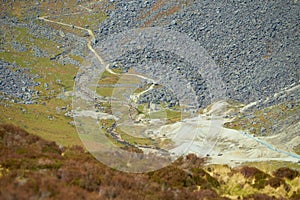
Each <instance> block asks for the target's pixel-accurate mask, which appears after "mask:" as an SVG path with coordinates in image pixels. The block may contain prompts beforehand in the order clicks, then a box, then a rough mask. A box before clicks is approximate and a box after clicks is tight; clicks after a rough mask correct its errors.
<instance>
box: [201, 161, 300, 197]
mask: <svg viewBox="0 0 300 200" xmlns="http://www.w3.org/2000/svg"><path fill="white" fill-rule="evenodd" d="M244 165H245V166H251V167H256V168H258V169H260V170H261V171H263V173H266V174H268V175H267V176H270V177H272V176H273V175H272V173H273V172H274V171H275V170H277V169H278V168H280V167H290V168H294V167H293V166H295V165H293V164H291V163H289V162H279V161H271V162H270V161H266V162H257V163H256V162H255V163H244ZM204 169H205V171H206V172H208V173H209V174H210V175H211V176H212V177H214V178H216V179H217V180H218V182H219V183H221V185H220V187H219V188H218V193H219V194H221V195H222V196H224V197H228V198H230V199H238V197H246V196H248V195H251V194H257V193H263V194H267V195H269V196H273V195H274V196H276V197H280V196H281V197H285V198H289V197H290V196H291V195H292V194H293V192H294V191H297V190H298V192H299V188H300V185H299V180H300V177H296V178H295V179H294V180H288V179H284V180H285V182H286V183H287V184H288V185H289V186H290V188H291V190H285V189H284V186H283V185H281V186H280V187H278V188H272V187H271V186H270V185H265V186H264V187H262V188H257V184H260V183H261V184H262V185H264V184H265V181H266V180H267V179H268V178H262V179H263V180H261V182H259V181H260V180H256V178H254V177H249V178H246V177H245V176H244V175H242V174H241V173H240V172H239V170H238V169H232V168H230V167H228V166H226V165H207V166H205V167H204Z"/></svg>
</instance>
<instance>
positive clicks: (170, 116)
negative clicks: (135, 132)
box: [148, 109, 182, 123]
mask: <svg viewBox="0 0 300 200" xmlns="http://www.w3.org/2000/svg"><path fill="white" fill-rule="evenodd" d="M148 117H149V118H152V119H166V120H167V123H175V122H178V121H181V119H182V115H181V112H180V111H174V110H170V109H164V110H160V111H157V112H151V113H150V114H149V116H148Z"/></svg>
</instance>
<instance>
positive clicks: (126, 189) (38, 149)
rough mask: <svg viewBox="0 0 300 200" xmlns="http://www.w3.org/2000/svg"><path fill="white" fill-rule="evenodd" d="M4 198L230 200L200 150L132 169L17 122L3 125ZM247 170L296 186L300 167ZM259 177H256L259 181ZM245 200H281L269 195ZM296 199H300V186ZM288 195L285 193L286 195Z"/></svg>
mask: <svg viewBox="0 0 300 200" xmlns="http://www.w3.org/2000/svg"><path fill="white" fill-rule="evenodd" d="M0 152H1V154H0V199H126V200H127V199H149V200H150V199H164V200H165V199H166V200H167V199H170V200H171V199H172V200H173V199H216V200H217V199H228V198H226V197H225V196H226V191H221V189H220V188H221V187H222V186H224V185H226V184H227V183H226V182H222V181H221V182H220V181H219V179H217V178H216V177H213V175H211V173H210V172H209V171H206V170H204V166H203V165H204V163H205V159H201V158H198V157H197V156H195V155H188V156H186V157H184V158H183V157H181V158H179V159H178V160H177V161H176V162H174V163H173V164H172V165H170V166H168V167H165V168H163V169H161V170H158V171H154V172H149V173H145V174H128V173H123V172H119V171H116V170H113V169H111V168H108V167H106V166H104V165H102V164H101V163H99V162H98V161H97V160H96V159H94V157H92V156H91V155H90V154H89V153H87V152H85V150H84V149H83V148H82V147H79V146H73V147H68V148H65V147H60V146H58V145H57V144H56V143H54V142H49V141H46V140H43V139H41V138H39V137H37V136H33V135H31V134H29V133H27V132H26V131H24V130H23V129H20V128H18V127H16V126H13V125H8V124H4V125H0ZM230 173H231V174H232V175H234V174H242V176H244V177H245V179H246V181H247V182H248V183H249V184H251V185H252V186H253V187H254V188H262V189H263V188H265V187H266V186H268V185H269V186H271V187H272V188H279V187H280V186H284V188H285V189H286V190H290V189H291V188H290V185H288V184H287V181H289V180H293V179H295V178H298V177H299V172H297V171H294V170H291V169H288V168H280V169H278V170H277V171H275V172H274V173H273V174H274V176H271V175H269V174H266V173H264V172H262V171H260V170H258V169H256V168H254V167H241V168H237V169H234V170H231V172H230ZM253 180H254V181H253ZM239 198H244V199H281V198H275V197H272V195H266V194H250V195H245V196H241V197H239ZM290 198H291V199H292V198H294V199H299V191H298V192H295V191H294V192H293V193H292V195H291V197H290ZM282 199H283V198H282Z"/></svg>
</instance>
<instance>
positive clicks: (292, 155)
mask: <svg viewBox="0 0 300 200" xmlns="http://www.w3.org/2000/svg"><path fill="white" fill-rule="evenodd" d="M79 7H81V8H82V9H85V10H86V12H92V10H91V9H89V8H87V7H84V6H82V5H79ZM73 14H75V13H73ZM76 14H78V13H76ZM52 17H53V16H52ZM49 18H51V16H42V17H38V19H40V20H43V21H46V22H50V23H55V24H59V25H62V26H67V27H70V28H76V29H79V30H82V31H86V32H88V34H89V35H90V37H89V38H88V40H87V46H88V48H89V50H91V51H92V52H93V54H94V55H95V56H96V58H97V59H98V61H99V62H100V63H101V64H102V65H103V66H105V69H106V71H107V72H109V73H111V74H113V75H117V76H135V77H138V78H141V79H145V80H148V81H150V82H152V84H151V86H150V87H149V88H148V89H146V90H144V91H142V92H140V93H138V94H135V95H134V96H133V97H134V101H137V100H138V98H139V97H140V96H141V95H142V94H145V93H146V92H148V91H150V90H152V89H153V88H154V86H155V83H156V81H155V80H153V79H151V78H148V77H145V76H143V75H140V74H130V73H127V74H120V73H116V72H114V71H113V70H111V69H110V68H109V64H107V63H105V61H104V59H103V58H102V57H101V56H100V55H99V54H98V53H97V52H96V50H95V49H94V48H93V41H95V35H94V33H93V31H92V30H91V29H87V28H83V27H80V26H75V25H72V24H66V23H63V22H58V21H54V20H51V19H49ZM296 87H300V86H299V85H298V86H296ZM247 106H251V105H247ZM247 106H245V108H244V109H247ZM241 111H243V109H242V110H241ZM208 123H210V122H209V121H208ZM241 133H242V132H241ZM243 135H244V136H245V137H247V138H249V139H251V140H253V141H256V142H258V143H260V144H261V145H263V146H265V147H266V148H268V149H269V150H271V151H276V152H278V153H280V154H285V155H286V156H288V157H293V158H296V159H300V156H299V155H296V154H292V153H290V152H286V151H283V150H280V149H277V148H276V147H274V146H272V145H271V144H269V143H267V142H265V141H264V140H262V139H257V138H255V137H252V136H251V135H249V134H248V133H243ZM257 161H259V159H257Z"/></svg>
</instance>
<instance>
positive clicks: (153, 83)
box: [38, 5, 156, 102]
mask: <svg viewBox="0 0 300 200" xmlns="http://www.w3.org/2000/svg"><path fill="white" fill-rule="evenodd" d="M79 7H81V8H83V9H86V10H88V11H89V12H92V10H91V9H89V8H87V7H84V6H81V5H79ZM77 14H79V13H77ZM50 17H51V16H42V17H38V19H39V20H44V21H46V22H50V23H55V24H59V25H62V26H67V27H70V28H76V29H79V30H82V31H86V32H88V34H89V35H90V38H89V39H88V40H87V46H88V48H89V50H90V51H91V52H93V54H94V55H95V56H96V58H97V59H98V61H99V62H100V63H101V64H102V65H104V66H106V67H105V69H106V71H107V72H109V73H110V74H113V75H116V76H133V77H138V78H141V79H145V80H147V81H150V82H152V84H151V86H150V87H149V88H148V89H146V90H144V91H142V92H140V93H137V94H134V95H132V96H131V97H132V100H133V101H135V102H137V101H138V99H139V98H140V96H141V95H143V94H145V93H147V92H148V91H150V90H152V89H153V88H154V86H155V83H156V81H155V80H154V79H151V78H148V77H146V76H143V75H140V74H131V73H126V74H120V73H116V72H114V71H113V70H112V69H110V68H109V64H107V63H105V61H104V59H103V58H102V57H101V56H100V55H99V54H98V53H97V51H96V50H95V49H94V48H93V44H92V43H93V41H95V34H94V33H93V31H92V30H91V29H88V28H83V27H80V26H75V25H72V24H66V23H63V22H58V21H54V20H50V19H48V18H50ZM56 17H58V15H56Z"/></svg>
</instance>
